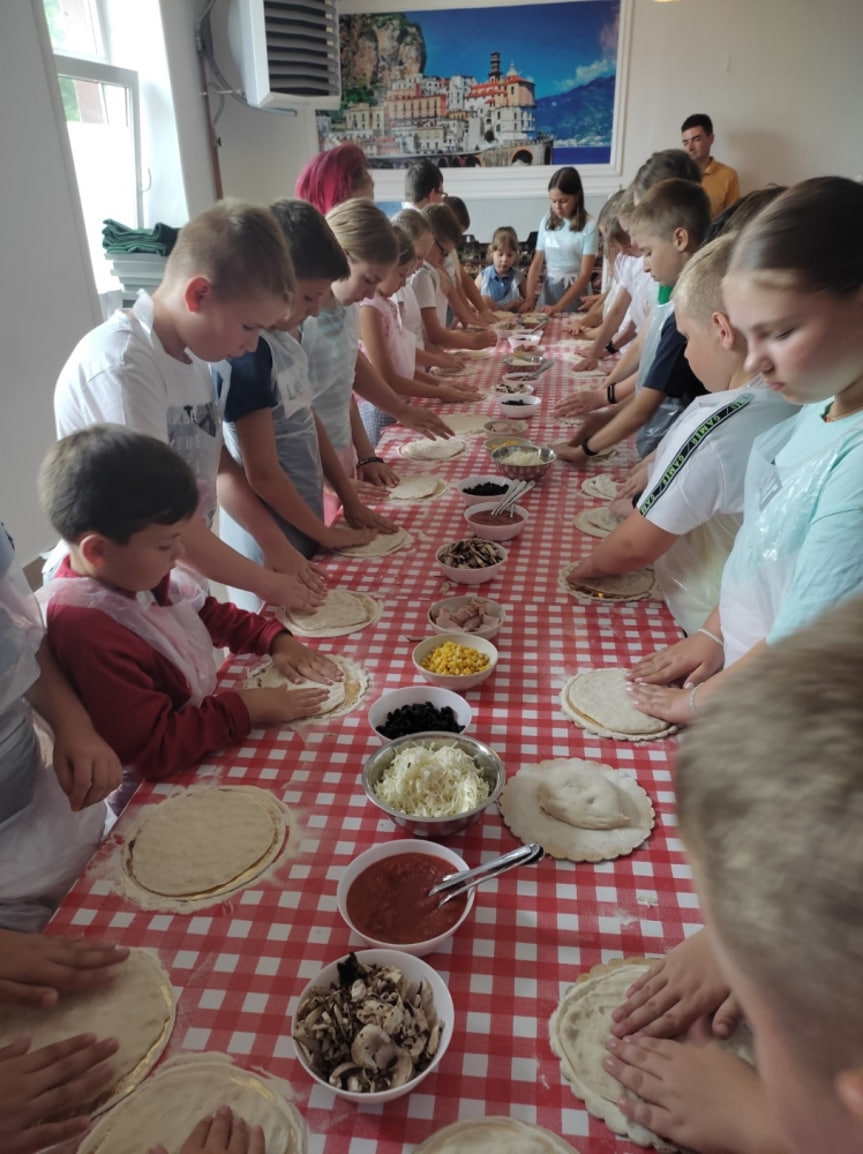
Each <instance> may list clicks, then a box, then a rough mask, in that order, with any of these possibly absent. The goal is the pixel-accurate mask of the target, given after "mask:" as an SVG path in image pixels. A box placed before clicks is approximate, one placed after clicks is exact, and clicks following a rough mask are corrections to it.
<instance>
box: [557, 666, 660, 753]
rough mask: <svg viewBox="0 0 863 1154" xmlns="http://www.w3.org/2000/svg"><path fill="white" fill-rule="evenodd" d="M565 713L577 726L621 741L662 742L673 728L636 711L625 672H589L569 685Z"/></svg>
mask: <svg viewBox="0 0 863 1154" xmlns="http://www.w3.org/2000/svg"><path fill="white" fill-rule="evenodd" d="M560 705H561V708H562V709H563V712H564V713H565V714H566V716H567V717H568V718H569V719H570V721H574V722H575V724H576V725H580V726H581V728H582V729H587V730H589V731H590V732H591V733H597V734H599V736H600V737H614V738H616V739H617V740H618V741H658V740H659V739H660V738H663V737H668V736H669V734H672V733H674V732H676V730H675V727H674V726H673V725H669V724H668V722H667V721H662V720H661V719H660V718H658V717H648V716H647V714H646V713H642V712H641V711H640V710H639V709H636V708H635V706H634V705H633V703H632V699H631V698H630V696H629V694H628V693H627V692H626V672H625V670H623V669H589V670H585V672H583V673H577V674H576V675H575V677H573V678H571V679H570V680H569V681H567V683H566V685H564V687H563V689H562V690H561V693H560Z"/></svg>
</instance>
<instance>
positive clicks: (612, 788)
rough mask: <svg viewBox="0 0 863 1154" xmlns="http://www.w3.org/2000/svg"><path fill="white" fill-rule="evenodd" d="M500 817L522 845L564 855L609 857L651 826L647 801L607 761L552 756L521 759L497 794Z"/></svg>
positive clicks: (571, 858) (627, 847) (588, 858)
mask: <svg viewBox="0 0 863 1154" xmlns="http://www.w3.org/2000/svg"><path fill="white" fill-rule="evenodd" d="M498 805H499V806H500V811H501V815H502V817H503V820H504V821H505V822H506V824H507V825H508V826H509V828H510V829H511V830H512V832H513V833H514V834H515V836H516V837H518V838H520V839H521V840H522V841H523V842H524V843H525V844H526V845H528V844H530V843H531V842H539V844H540V845H541V846H542V848H543V849H544V850H545V852H546V853H547V854H549V855H550V856H551V857H554V858H565V859H567V860H568V861H576V862H578V861H611V860H612V858H616V857H622V856H623V855H625V854H629V853H632V851H633V850H634V849H636V848H637V847H638V846H640V845H641V844H642V843H643V842H644V841H645V840H646V838H647V837H648V836H649V835H650V831H651V830H652V829H653V823H654V815H653V803H652V802H651V800H650V798H649V797H648V796H647V794H646V793H645V792H644V790H643V789H642V788H641V786H640V785H639V784H638V783H637V782H636V781H635V780H634V779H633V778H631V777H628V776H627V775H626V774H625V773H621V772H620V771H619V770H616V769H612V768H611V766H610V765H600V764H599V763H598V762H595V761H582V760H580V759H579V758H574V757H573V758H558V759H555V760H551V761H540V762H538V763H537V764H536V765H526V766H524V767H523V768H522V769H520V770H519V771H518V773H517V774H516V775H515V776H514V777H510V778H509V779H508V780H507V783H506V785H505V786H504V789H503V793H502V794H501V795H500V798H499V799H498Z"/></svg>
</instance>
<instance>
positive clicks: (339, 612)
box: [276, 588, 381, 637]
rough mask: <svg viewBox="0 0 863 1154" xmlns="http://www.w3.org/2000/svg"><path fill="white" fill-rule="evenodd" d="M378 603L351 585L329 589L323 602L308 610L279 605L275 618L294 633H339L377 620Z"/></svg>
mask: <svg viewBox="0 0 863 1154" xmlns="http://www.w3.org/2000/svg"><path fill="white" fill-rule="evenodd" d="M380 615H381V607H380V604H379V603H378V602H377V601H375V599H374V597H369V595H368V594H367V593H355V592H354V591H353V590H352V589H338V588H336V589H330V590H328V592H327V599H326V601H325V602H324V603H323V605H321V606H319V607H318V608H317V609H315V610H313V611H312V612H305V611H303V610H301V609H281V610H278V611H277V612H276V616H277V617H278V619H279V620H280V621H281V622H282V623H283V624H284V625H286V626H287V628H288V629H290V630H292V631H293V632H294V633H300V634H302V635H303V636H306V637H342V636H343V635H344V634H346V633H354V632H356V631H357V630H358V629H364V628H365V627H366V626H367V625H371V624H372V623H373V622H375V621H377V620H378V618H379V617H380Z"/></svg>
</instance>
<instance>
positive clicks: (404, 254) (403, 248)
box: [393, 224, 417, 268]
mask: <svg viewBox="0 0 863 1154" xmlns="http://www.w3.org/2000/svg"><path fill="white" fill-rule="evenodd" d="M393 232H394V233H395V234H396V243H397V244H398V246H399V255H398V257H397V258H396V264H397V265H398V266H399V268H401V266H402V265H403V264H407V263H408V262H409V261H410V262H411V263H412V262H413V261H415V260H416V258H417V254H416V249H415V248H414V238H413V237H412V236H411V233H410V230H409V229H407V228H405V227H404V225H401V224H394V225H393Z"/></svg>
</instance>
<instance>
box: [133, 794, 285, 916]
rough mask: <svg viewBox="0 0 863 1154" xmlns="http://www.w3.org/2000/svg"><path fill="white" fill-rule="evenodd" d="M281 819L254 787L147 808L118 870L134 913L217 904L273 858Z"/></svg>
mask: <svg viewBox="0 0 863 1154" xmlns="http://www.w3.org/2000/svg"><path fill="white" fill-rule="evenodd" d="M286 817H287V812H286V810H285V809H284V807H283V806H281V805H280V804H279V802H277V801H276V799H275V798H274V797H272V796H271V795H270V794H268V793H266V792H265V791H264V790H262V789H255V788H254V787H252V786H201V787H192V788H191V789H188V790H185V791H184V792H182V793H177V794H174V795H173V796H172V797H169V798H168V799H167V800H166V801H163V802H161V803H160V804H159V805H153V806H148V807H147V808H146V809H145V810H144V812H143V813H142V814H141V816H140V818H139V819H138V821H137V823H136V824H135V826H134V827H133V828H132V830H131V831H130V832H129V834H128V836H127V838H126V845H125V849H124V855H123V869H124V872H125V880H126V883H127V889H128V891H129V893H130V896H132V897H133V898H134V899H135V900H136V901H137V902H138V904H139V905H143V906H145V907H147V908H154V909H180V910H183V909H188V908H191V907H192V906H197V905H198V904H203V905H209V904H212V903H213V902H215V901H219V900H220V899H221V898H222V897H223V896H224V895H225V894H229V893H232V892H233V891H234V890H237V889H240V888H241V887H242V886H244V885H247V884H248V883H249V882H250V881H252V880H253V879H254V878H256V877H258V876H259V875H260V874H262V873H263V872H264V870H265V869H267V867H268V866H269V865H271V863H272V862H273V861H275V859H276V858H277V857H278V856H279V854H280V852H281V850H282V847H283V845H284V841H285V832H286Z"/></svg>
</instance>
